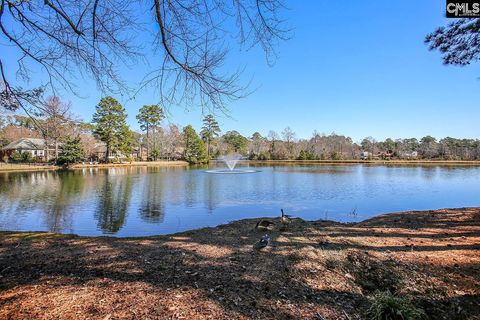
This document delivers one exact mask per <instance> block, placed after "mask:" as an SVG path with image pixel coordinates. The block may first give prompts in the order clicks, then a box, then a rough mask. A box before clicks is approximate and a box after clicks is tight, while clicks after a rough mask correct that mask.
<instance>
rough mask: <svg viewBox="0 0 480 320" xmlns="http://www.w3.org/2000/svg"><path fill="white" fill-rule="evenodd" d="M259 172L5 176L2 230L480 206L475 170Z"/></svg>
mask: <svg viewBox="0 0 480 320" xmlns="http://www.w3.org/2000/svg"><path fill="white" fill-rule="evenodd" d="M255 169H258V170H260V172H258V173H254V174H242V175H220V174H208V173H206V172H205V170H206V168H175V167H173V168H155V167H138V168H111V169H97V168H89V169H82V170H76V171H59V172H54V171H49V172H33V173H3V174H0V229H2V230H44V231H52V232H63V233H77V234H81V235H101V234H113V235H117V236H135V235H138V236H140V235H152V234H164V233H172V232H176V231H181V230H187V229H193V228H198V227H204V226H214V225H218V224H222V223H226V222H228V221H231V220H236V219H242V218H251V217H258V216H277V215H278V214H279V209H280V208H284V209H286V210H287V211H288V212H289V213H290V214H293V215H295V216H298V217H302V218H304V219H311V220H313V219H324V218H328V219H333V220H338V221H357V220H363V219H366V218H369V217H371V216H373V215H375V214H379V213H383V212H392V211H401V210H412V209H430V208H432V209H433V208H441V207H462V206H479V205H480V198H479V196H478V195H479V194H480V168H478V167H453V166H450V167H448V166H446V167H441V166H370V165H286V166H257V167H255ZM352 212H355V214H352Z"/></svg>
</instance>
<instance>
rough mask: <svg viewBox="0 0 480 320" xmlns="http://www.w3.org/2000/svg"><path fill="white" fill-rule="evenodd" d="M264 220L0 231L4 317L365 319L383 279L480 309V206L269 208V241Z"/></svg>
mask: <svg viewBox="0 0 480 320" xmlns="http://www.w3.org/2000/svg"><path fill="white" fill-rule="evenodd" d="M258 220H259V219H245V220H239V221H234V222H231V223H229V224H226V225H220V226H217V227H213V228H202V229H197V230H191V231H186V232H180V233H175V234H172V235H162V236H150V237H138V238H115V237H80V236H75V235H60V234H53V233H41V232H33V233H23V232H0V252H1V256H2V259H0V270H2V274H1V277H0V302H1V304H0V318H5V319H11V318H29V319H52V318H55V319H74V318H75V319H92V318H94V319H131V318H165V319H166V318H168V319H170V318H186V319H210V318H216V319H258V318H261V319H360V318H361V319H363V318H365V314H366V312H367V310H368V308H369V306H370V305H371V303H372V301H374V299H375V294H376V292H377V290H382V291H386V290H389V291H391V292H392V293H394V294H396V295H398V296H399V297H402V299H405V301H410V303H412V304H413V305H415V306H416V307H418V308H421V309H422V310H423V311H424V312H425V313H426V314H427V315H428V317H427V318H426V319H438V318H444V319H460V318H461V319H467V318H469V317H473V318H469V319H474V317H475V316H476V315H478V314H477V311H478V310H479V308H480V299H479V297H480V208H458V209H440V210H426V211H407V212H399V213H389V214H383V215H379V216H377V217H374V218H371V219H368V220H365V221H362V222H359V223H352V224H344V223H337V222H332V221H322V220H318V221H304V220H301V219H293V220H292V222H291V224H290V226H289V227H288V229H287V230H286V231H280V230H279V228H278V227H279V226H280V223H279V222H280V221H279V219H278V218H276V219H270V220H272V221H274V222H275V224H276V225H275V227H274V229H273V230H271V231H268V233H269V234H270V237H271V239H272V240H271V243H270V244H269V245H268V246H267V247H266V248H265V249H263V250H261V251H257V250H254V249H253V245H254V244H255V243H256V242H257V241H258V239H259V238H260V237H261V236H262V235H263V234H264V233H265V231H259V230H255V228H254V226H255V223H256V221H258ZM459 310H460V311H459ZM459 312H460V313H459Z"/></svg>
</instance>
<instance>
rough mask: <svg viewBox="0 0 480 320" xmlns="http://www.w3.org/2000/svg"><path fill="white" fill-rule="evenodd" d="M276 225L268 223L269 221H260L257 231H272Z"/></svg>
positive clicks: (256, 226)
mask: <svg viewBox="0 0 480 320" xmlns="http://www.w3.org/2000/svg"><path fill="white" fill-rule="evenodd" d="M274 225H275V223H273V222H272V221H268V220H260V221H258V222H257V224H256V225H255V229H258V230H270V229H272V228H273V226H274Z"/></svg>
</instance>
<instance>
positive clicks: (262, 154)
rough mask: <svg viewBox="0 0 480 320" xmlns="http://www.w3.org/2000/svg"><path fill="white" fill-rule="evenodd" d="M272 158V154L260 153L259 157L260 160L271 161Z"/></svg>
mask: <svg viewBox="0 0 480 320" xmlns="http://www.w3.org/2000/svg"><path fill="white" fill-rule="evenodd" d="M271 158H272V157H271V155H270V152H260V154H259V155H258V160H270V159H271Z"/></svg>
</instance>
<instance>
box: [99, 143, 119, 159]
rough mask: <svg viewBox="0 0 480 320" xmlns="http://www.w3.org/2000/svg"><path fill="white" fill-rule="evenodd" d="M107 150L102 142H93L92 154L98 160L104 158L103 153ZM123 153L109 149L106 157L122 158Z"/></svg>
mask: <svg viewBox="0 0 480 320" xmlns="http://www.w3.org/2000/svg"><path fill="white" fill-rule="evenodd" d="M106 152H107V145H106V144H105V143H103V142H98V143H95V145H94V147H93V156H94V158H97V159H98V160H103V159H105V153H106ZM122 157H123V155H122V154H121V153H120V152H116V151H112V150H110V152H109V155H108V159H116V158H122Z"/></svg>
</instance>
